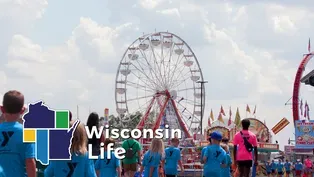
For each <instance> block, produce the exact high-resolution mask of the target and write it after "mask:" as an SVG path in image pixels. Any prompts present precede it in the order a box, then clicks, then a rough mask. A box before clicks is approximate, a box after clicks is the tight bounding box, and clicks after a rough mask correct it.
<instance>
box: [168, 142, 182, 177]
mask: <svg viewBox="0 0 314 177" xmlns="http://www.w3.org/2000/svg"><path fill="white" fill-rule="evenodd" d="M179 143H180V141H179V139H178V138H173V139H171V146H170V147H168V148H166V149H165V162H164V163H165V167H164V169H165V174H166V177H175V176H176V175H177V174H178V164H179V166H180V169H181V172H184V168H183V165H182V162H181V152H180V149H179V148H178V146H179Z"/></svg>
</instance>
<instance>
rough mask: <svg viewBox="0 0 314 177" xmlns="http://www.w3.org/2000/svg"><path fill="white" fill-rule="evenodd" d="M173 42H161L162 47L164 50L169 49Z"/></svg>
mask: <svg viewBox="0 0 314 177" xmlns="http://www.w3.org/2000/svg"><path fill="white" fill-rule="evenodd" d="M172 44H173V42H168V41H165V42H163V44H162V45H163V46H164V47H166V48H170V47H171V46H172Z"/></svg>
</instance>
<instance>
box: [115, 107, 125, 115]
mask: <svg viewBox="0 0 314 177" xmlns="http://www.w3.org/2000/svg"><path fill="white" fill-rule="evenodd" d="M117 112H118V113H119V114H124V113H126V109H125V108H118V109H117Z"/></svg>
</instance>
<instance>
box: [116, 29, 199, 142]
mask: <svg viewBox="0 0 314 177" xmlns="http://www.w3.org/2000/svg"><path fill="white" fill-rule="evenodd" d="M200 81H203V74H202V71H201V68H200V65H199V63H198V61H197V58H196V56H195V54H194V52H193V51H192V49H191V48H190V47H189V45H188V44H187V43H186V42H185V41H184V40H183V39H181V38H180V37H179V36H177V35H175V34H172V33H169V32H156V33H153V34H147V35H144V36H142V37H139V38H138V39H136V40H135V41H134V42H133V43H132V44H131V45H130V46H129V47H128V48H127V49H126V51H125V53H124V55H123V57H122V59H121V61H120V64H119V67H118V72H117V75H116V84H115V85H116V96H115V100H116V108H117V112H118V114H119V115H120V116H119V117H120V118H121V120H122V122H127V121H133V120H132V116H131V115H132V114H135V113H140V114H141V115H142V118H141V120H140V122H139V124H138V125H137V128H138V129H144V128H152V129H153V130H156V129H158V128H165V125H168V126H169V129H178V128H179V129H181V130H182V132H183V133H182V136H183V138H192V133H199V132H200V131H201V130H202V128H201V126H200V125H201V120H202V118H201V116H202V115H203V112H204V108H205V103H202V100H205V99H204V97H205V91H204V90H205V88H204V87H202V86H201V83H200Z"/></svg>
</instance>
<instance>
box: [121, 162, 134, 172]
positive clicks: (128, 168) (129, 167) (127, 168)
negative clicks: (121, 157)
mask: <svg viewBox="0 0 314 177" xmlns="http://www.w3.org/2000/svg"><path fill="white" fill-rule="evenodd" d="M123 169H124V172H127V171H137V163H132V164H123Z"/></svg>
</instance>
